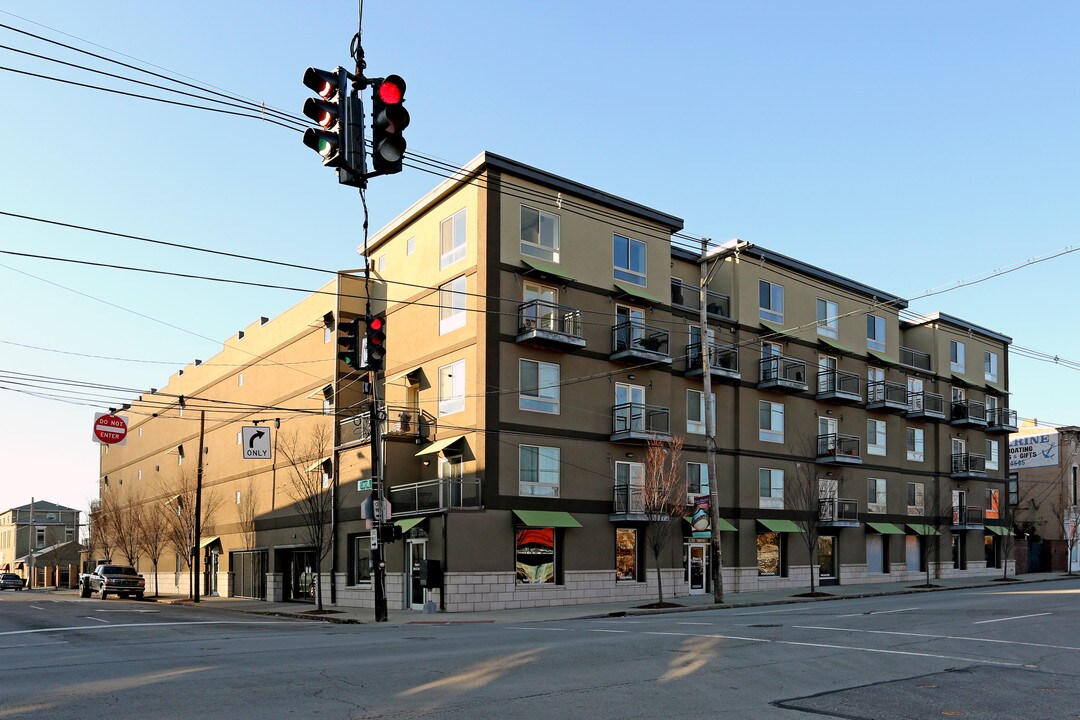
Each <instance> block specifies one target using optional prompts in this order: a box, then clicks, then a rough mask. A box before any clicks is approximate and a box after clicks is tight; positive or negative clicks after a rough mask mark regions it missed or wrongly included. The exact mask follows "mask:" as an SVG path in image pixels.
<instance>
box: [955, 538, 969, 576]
mask: <svg viewBox="0 0 1080 720" xmlns="http://www.w3.org/2000/svg"><path fill="white" fill-rule="evenodd" d="M952 566H953V569H954V570H965V569H967V557H966V553H965V552H964V536H963V535H953V536H952Z"/></svg>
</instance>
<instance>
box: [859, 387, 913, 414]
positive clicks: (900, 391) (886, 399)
mask: <svg viewBox="0 0 1080 720" xmlns="http://www.w3.org/2000/svg"><path fill="white" fill-rule="evenodd" d="M866 404H867V406H869V407H870V408H875V407H888V408H893V409H897V410H907V409H908V407H909V406H908V391H907V386H905V385H902V384H901V383H898V382H891V381H889V380H877V381H875V382H872V383H867V385H866Z"/></svg>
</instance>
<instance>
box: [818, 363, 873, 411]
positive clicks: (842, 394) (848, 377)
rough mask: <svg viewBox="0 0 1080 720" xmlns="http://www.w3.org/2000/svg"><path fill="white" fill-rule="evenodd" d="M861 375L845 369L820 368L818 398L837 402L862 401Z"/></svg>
mask: <svg viewBox="0 0 1080 720" xmlns="http://www.w3.org/2000/svg"><path fill="white" fill-rule="evenodd" d="M859 382H860V379H859V376H858V375H856V374H855V373H849V372H844V371H843V370H826V369H821V368H819V369H818V374H817V395H816V396H815V399H816V400H833V401H835V402H848V403H856V402H862V391H861V390H860V389H859Z"/></svg>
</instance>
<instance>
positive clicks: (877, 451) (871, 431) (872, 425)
mask: <svg viewBox="0 0 1080 720" xmlns="http://www.w3.org/2000/svg"><path fill="white" fill-rule="evenodd" d="M886 452H887V451H886V448H885V421H884V420H867V421H866V454H867V455H884V454H885V453H886Z"/></svg>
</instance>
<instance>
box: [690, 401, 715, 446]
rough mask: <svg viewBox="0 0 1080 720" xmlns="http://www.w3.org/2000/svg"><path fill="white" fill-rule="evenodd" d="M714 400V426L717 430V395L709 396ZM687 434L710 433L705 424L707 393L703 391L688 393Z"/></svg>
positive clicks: (712, 414) (711, 414) (712, 413)
mask: <svg viewBox="0 0 1080 720" xmlns="http://www.w3.org/2000/svg"><path fill="white" fill-rule="evenodd" d="M709 397H710V399H711V400H712V403H711V404H712V408H711V409H712V412H711V413H709V415H710V416H712V421H713V422H712V426H713V429H714V430H715V429H716V393H710V394H709ZM686 432H688V433H693V434H695V435H704V434H705V433H706V432H708V427H707V426H706V424H705V393H704V392H702V391H701V390H687V391H686Z"/></svg>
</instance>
